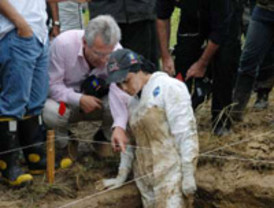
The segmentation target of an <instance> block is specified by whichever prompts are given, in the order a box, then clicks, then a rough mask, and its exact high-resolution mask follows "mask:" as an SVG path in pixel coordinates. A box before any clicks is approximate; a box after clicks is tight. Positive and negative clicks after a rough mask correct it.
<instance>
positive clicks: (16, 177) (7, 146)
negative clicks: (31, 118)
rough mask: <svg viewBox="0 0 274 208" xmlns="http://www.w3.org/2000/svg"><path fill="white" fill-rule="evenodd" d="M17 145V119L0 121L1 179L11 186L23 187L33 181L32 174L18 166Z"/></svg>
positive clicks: (18, 149)
mask: <svg viewBox="0 0 274 208" xmlns="http://www.w3.org/2000/svg"><path fill="white" fill-rule="evenodd" d="M19 147H20V146H19V142H18V138H17V121H6V122H0V170H1V173H2V179H3V181H4V182H5V183H6V184H8V185H10V186H11V187H23V186H25V185H28V184H30V183H32V181H33V177H32V175H30V174H26V173H25V172H24V171H23V170H22V169H21V167H20V162H19V151H20V148H19ZM4 152H7V153H4Z"/></svg>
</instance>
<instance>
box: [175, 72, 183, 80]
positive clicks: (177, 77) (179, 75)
mask: <svg viewBox="0 0 274 208" xmlns="http://www.w3.org/2000/svg"><path fill="white" fill-rule="evenodd" d="M176 79H178V80H180V81H182V82H183V81H184V78H183V76H182V74H181V73H178V74H177V76H176Z"/></svg>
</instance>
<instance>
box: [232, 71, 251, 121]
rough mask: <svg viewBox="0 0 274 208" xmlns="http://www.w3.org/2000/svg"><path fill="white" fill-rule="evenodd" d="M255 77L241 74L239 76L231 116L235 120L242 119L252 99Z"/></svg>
mask: <svg viewBox="0 0 274 208" xmlns="http://www.w3.org/2000/svg"><path fill="white" fill-rule="evenodd" d="M254 81H255V78H254V77H251V76H248V75H243V74H240V75H238V77H237V81H236V87H235V89H234V95H233V103H234V104H235V105H234V106H233V107H232V112H231V117H232V119H233V120H234V121H242V119H243V112H244V110H245V108H246V106H247V103H248V101H249V99H250V96H251V92H252V90H253V85H254Z"/></svg>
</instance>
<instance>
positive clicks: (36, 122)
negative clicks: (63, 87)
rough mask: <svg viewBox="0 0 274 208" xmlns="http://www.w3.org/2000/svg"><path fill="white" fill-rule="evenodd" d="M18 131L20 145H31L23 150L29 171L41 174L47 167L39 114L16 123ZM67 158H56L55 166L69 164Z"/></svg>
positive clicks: (44, 137)
mask: <svg viewBox="0 0 274 208" xmlns="http://www.w3.org/2000/svg"><path fill="white" fill-rule="evenodd" d="M18 133H19V138H20V143H21V145H22V146H29V145H30V146H31V147H28V148H25V149H24V150H23V152H24V155H25V158H26V160H27V163H28V166H29V170H30V173H32V174H43V173H44V172H45V170H46V168H47V157H46V145H45V144H46V129H45V127H44V125H43V124H42V118H41V116H33V117H30V118H28V119H25V120H22V121H20V122H19V123H18ZM71 164H72V161H71V160H70V159H68V158H65V159H62V160H61V159H59V158H56V163H55V168H60V167H61V168H66V167H69V166H71Z"/></svg>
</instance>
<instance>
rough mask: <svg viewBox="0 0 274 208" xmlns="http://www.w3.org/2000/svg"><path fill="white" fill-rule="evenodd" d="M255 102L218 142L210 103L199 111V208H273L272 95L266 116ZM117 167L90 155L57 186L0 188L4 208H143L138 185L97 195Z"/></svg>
mask: <svg viewBox="0 0 274 208" xmlns="http://www.w3.org/2000/svg"><path fill="white" fill-rule="evenodd" d="M253 102H254V97H253V98H252V100H251V102H250V103H249V107H248V111H249V112H248V115H247V116H246V117H245V120H244V121H243V122H241V123H239V124H236V125H235V126H234V127H233V133H232V134H230V135H228V136H224V137H219V138H218V137H214V136H213V135H212V134H211V133H210V129H211V128H210V105H209V102H207V103H205V104H204V105H203V106H201V107H200V108H199V109H198V110H197V112H196V115H197V123H198V126H199V141H200V157H199V163H198V170H197V175H196V177H197V184H198V191H197V193H196V195H195V207H196V208H245V207H248V208H273V207H274V92H272V94H271V96H270V102H269V104H270V105H269V107H268V109H267V110H263V111H255V110H254V109H253V108H252V105H253ZM96 148H98V146H97V147H96ZM118 163H119V157H118V156H117V155H115V154H113V153H111V154H110V155H108V157H94V156H92V155H89V154H86V155H84V156H82V158H81V159H79V160H78V162H77V163H75V164H74V166H73V167H72V168H71V169H69V170H62V171H58V172H57V173H56V181H55V184H54V185H49V184H48V183H47V182H46V176H39V177H35V181H34V184H33V185H32V186H29V187H25V188H22V189H18V190H12V189H7V188H6V187H5V186H3V185H0V207H1V208H10V207H28V208H29V207H41V208H53V207H60V208H65V207H77V208H78V207H79V208H116V207H118V208H139V207H141V201H140V194H139V192H138V190H137V188H136V186H135V185H134V183H129V184H127V185H125V186H123V187H122V188H119V189H115V190H111V191H103V192H99V191H97V190H96V189H95V185H94V183H95V182H96V181H97V180H99V179H101V178H105V177H106V178H109V177H114V176H115V174H116V172H117V166H118Z"/></svg>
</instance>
